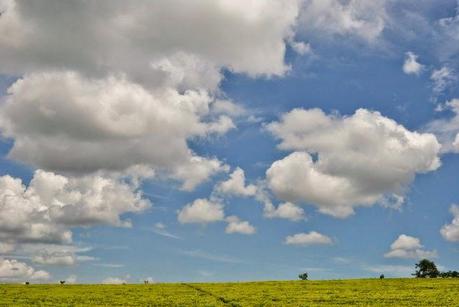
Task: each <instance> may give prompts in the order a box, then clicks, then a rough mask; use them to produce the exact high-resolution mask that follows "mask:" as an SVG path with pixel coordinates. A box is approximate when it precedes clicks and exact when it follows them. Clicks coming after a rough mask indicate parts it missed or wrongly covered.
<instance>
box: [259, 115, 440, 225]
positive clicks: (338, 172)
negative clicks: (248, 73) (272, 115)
mask: <svg viewBox="0 0 459 307" xmlns="http://www.w3.org/2000/svg"><path fill="white" fill-rule="evenodd" d="M267 129H268V130H269V131H270V132H271V133H273V135H274V136H276V137H277V138H279V139H280V140H281V143H280V144H279V146H278V147H279V148H280V149H283V150H289V151H294V152H293V153H291V154H290V155H288V156H287V157H285V158H283V159H281V160H278V161H275V162H274V163H273V164H272V165H271V167H270V168H269V169H268V170H267V172H266V178H267V182H268V186H269V187H270V188H271V190H272V191H273V192H274V193H275V195H276V196H277V197H279V198H281V199H283V200H286V201H290V202H294V203H296V202H298V201H301V202H305V203H308V204H313V205H315V206H316V207H317V208H318V209H319V211H320V212H322V213H325V214H330V215H333V216H335V217H341V218H343V217H347V216H349V215H351V214H353V212H354V207H357V206H371V205H373V204H375V203H377V202H382V203H384V204H387V202H388V200H389V199H394V200H396V201H397V203H398V204H399V203H401V202H402V201H403V194H404V192H405V190H406V188H407V186H408V185H409V184H410V183H411V182H412V180H413V179H414V177H415V175H416V174H417V173H427V172H429V171H433V170H435V169H437V168H438V167H439V166H440V159H439V156H438V154H439V150H440V145H439V143H438V142H437V139H436V138H435V136H434V135H433V134H429V133H417V132H411V131H409V130H407V129H406V128H404V127H403V126H401V125H399V124H397V123H396V122H395V121H393V120H391V119H389V118H387V117H384V116H382V115H381V114H380V113H378V112H372V111H368V110H365V109H359V110H357V111H356V112H355V114H353V115H352V116H344V117H342V116H338V115H326V114H324V113H323V112H322V111H321V110H319V109H311V110H303V109H294V110H292V111H291V112H289V113H286V114H284V115H283V116H282V118H281V121H279V122H273V123H271V124H269V125H267ZM331 191H332V193H331Z"/></svg>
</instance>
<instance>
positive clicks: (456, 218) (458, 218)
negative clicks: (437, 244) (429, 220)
mask: <svg viewBox="0 0 459 307" xmlns="http://www.w3.org/2000/svg"><path fill="white" fill-rule="evenodd" d="M450 212H451V214H452V215H453V220H452V221H451V223H450V224H446V225H444V226H443V227H442V228H441V230H440V233H441V235H442V236H443V238H445V240H448V241H451V242H458V241H459V206H457V205H452V206H451V208H450Z"/></svg>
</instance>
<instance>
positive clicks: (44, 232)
mask: <svg viewBox="0 0 459 307" xmlns="http://www.w3.org/2000/svg"><path fill="white" fill-rule="evenodd" d="M149 206H150V203H149V201H147V200H145V199H143V198H142V194H141V193H140V192H138V191H137V187H136V186H132V185H130V184H128V183H124V182H121V181H119V180H116V179H112V178H105V177H102V176H98V175H88V176H84V177H65V176H62V175H57V174H54V173H51V172H45V171H43V170H37V171H35V173H34V176H33V178H32V180H31V181H30V183H29V185H28V186H27V187H26V186H25V185H24V184H23V183H22V181H21V180H20V179H17V178H13V177H11V176H8V175H6V176H1V177H0V238H1V239H2V240H5V241H7V242H42V243H70V242H71V241H72V232H71V231H70V229H69V228H70V227H75V226H92V225H98V224H106V225H113V226H129V225H130V222H129V221H128V220H123V219H121V215H122V214H124V213H127V212H140V211H143V210H145V209H147V208H148V207H149Z"/></svg>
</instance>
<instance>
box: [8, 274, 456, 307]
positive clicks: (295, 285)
mask: <svg viewBox="0 0 459 307" xmlns="http://www.w3.org/2000/svg"><path fill="white" fill-rule="evenodd" d="M318 305H320V306H335V305H341V306H356V305H357V306H358V305H361V306H459V279H383V280H379V279H355V280H324V281H266V282H241V283H234V282H233V283H175V284H162V283H159V284H149V285H143V284H129V285H12V284H9V285H6V284H5V285H0V306H318Z"/></svg>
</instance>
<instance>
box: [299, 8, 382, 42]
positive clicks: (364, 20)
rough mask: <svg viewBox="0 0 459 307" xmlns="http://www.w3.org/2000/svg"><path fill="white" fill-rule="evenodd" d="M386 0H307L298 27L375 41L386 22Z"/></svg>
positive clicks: (303, 29)
mask: <svg viewBox="0 0 459 307" xmlns="http://www.w3.org/2000/svg"><path fill="white" fill-rule="evenodd" d="M385 3H386V1H384V0H376V1H365V0H350V1H334V0H306V1H305V2H304V4H303V8H302V10H301V13H300V16H299V22H298V27H299V29H298V31H299V32H300V33H301V32H305V33H306V34H309V33H312V34H314V32H316V33H320V35H324V34H325V35H326V34H328V35H331V36H333V35H350V36H355V37H358V38H360V39H363V40H365V41H368V42H373V41H374V40H376V39H377V38H378V37H379V36H380V35H381V33H382V32H383V30H384V28H385V26H386V19H387V13H386V7H385Z"/></svg>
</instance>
